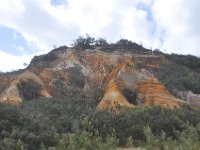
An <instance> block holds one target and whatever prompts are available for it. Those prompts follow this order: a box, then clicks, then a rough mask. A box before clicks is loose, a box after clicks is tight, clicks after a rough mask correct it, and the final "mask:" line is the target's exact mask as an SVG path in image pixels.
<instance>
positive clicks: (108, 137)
mask: <svg viewBox="0 0 200 150" xmlns="http://www.w3.org/2000/svg"><path fill="white" fill-rule="evenodd" d="M95 108H96V102H95V101H94V100H93V99H89V98H83V97H81V96H80V95H79V94H77V95H74V96H73V97H71V96H70V95H65V97H63V98H53V99H37V100H35V101H24V102H23V103H22V105H21V106H18V107H16V106H10V105H6V104H0V118H1V119H0V131H1V132H0V149H3V150H4V149H6V150H7V149H12V150H15V149H16V150H17V149H20V150H21V149H29V150H38V149H61V150H62V149H115V148H117V147H127V148H128V147H132V146H134V147H138V146H139V147H144V148H147V149H152V148H157V149H168V148H171V147H172V146H174V147H177V148H179V149H186V148H189V149H190V147H191V148H193V149H198V148H199V144H200V143H199V141H200V115H199V113H200V112H199V110H195V109H193V108H191V107H188V106H187V107H185V106H183V107H182V108H180V109H174V110H172V109H166V108H161V107H135V108H133V109H129V110H124V111H122V112H121V113H120V114H117V115H116V114H112V113H109V112H97V111H96V110H95ZM147 127H148V128H147Z"/></svg>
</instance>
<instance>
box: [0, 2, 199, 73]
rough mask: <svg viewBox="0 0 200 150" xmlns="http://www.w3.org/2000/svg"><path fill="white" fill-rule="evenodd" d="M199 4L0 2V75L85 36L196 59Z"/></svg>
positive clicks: (197, 52)
mask: <svg viewBox="0 0 200 150" xmlns="http://www.w3.org/2000/svg"><path fill="white" fill-rule="evenodd" d="M199 14H200V1H199V0H0V71H2V72H7V71H13V70H17V69H20V68H24V67H25V66H24V63H27V64H28V63H29V62H30V60H31V59H32V58H33V56H35V55H40V54H45V53H47V52H49V51H50V50H51V49H53V47H55V46H57V47H59V46H61V45H68V46H70V45H71V44H72V43H73V41H74V40H75V39H76V38H77V37H78V36H84V35H86V34H89V35H90V36H93V37H95V38H99V37H102V38H106V39H107V41H108V42H116V41H118V40H119V39H122V38H123V39H128V40H131V41H133V42H136V43H142V45H143V46H144V47H146V48H151V49H157V48H159V49H160V50H161V51H163V52H167V53H178V54H192V55H196V56H200V48H199V45H200V15H199Z"/></svg>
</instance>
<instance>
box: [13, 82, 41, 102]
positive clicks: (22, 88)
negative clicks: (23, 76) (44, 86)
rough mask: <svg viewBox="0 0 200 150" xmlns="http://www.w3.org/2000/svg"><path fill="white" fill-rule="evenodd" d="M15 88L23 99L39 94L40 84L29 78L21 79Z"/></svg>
mask: <svg viewBox="0 0 200 150" xmlns="http://www.w3.org/2000/svg"><path fill="white" fill-rule="evenodd" d="M17 88H18V89H19V94H20V95H21V97H23V99H25V100H32V99H36V98H38V97H39V96H40V89H41V85H39V84H38V83H37V82H35V81H33V80H31V79H28V80H27V81H24V80H22V81H21V82H19V83H18V84H17Z"/></svg>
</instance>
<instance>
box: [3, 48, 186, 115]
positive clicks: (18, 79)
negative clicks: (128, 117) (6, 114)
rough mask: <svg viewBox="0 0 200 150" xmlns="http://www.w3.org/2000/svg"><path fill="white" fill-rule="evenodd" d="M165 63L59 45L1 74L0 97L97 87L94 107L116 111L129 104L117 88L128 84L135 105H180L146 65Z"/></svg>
mask: <svg viewBox="0 0 200 150" xmlns="http://www.w3.org/2000/svg"><path fill="white" fill-rule="evenodd" d="M165 61H167V59H166V58H165V57H164V56H154V55H149V54H147V55H145V54H142V55H138V54H135V55H134V54H131V53H125V52H124V53H121V52H118V51H115V52H112V53H107V52H103V51H101V50H99V49H94V50H83V51H80V50H79V51H77V50H75V49H72V48H67V47H63V48H62V49H61V50H53V51H51V52H50V53H48V54H47V55H42V56H37V57H35V58H34V59H33V60H32V61H31V64H30V65H29V66H28V68H27V69H26V70H24V71H23V73H20V74H16V75H13V76H12V78H11V77H10V78H8V79H7V78H6V77H1V75H0V82H1V81H3V82H4V84H2V87H3V88H2V92H1V95H0V101H1V102H6V103H11V104H19V103H21V102H23V100H31V99H34V98H37V97H40V96H43V97H51V96H52V95H55V94H54V93H55V91H56V90H58V89H60V90H62V88H73V89H78V91H79V92H81V93H83V95H84V96H91V94H94V92H91V91H95V90H96V89H98V88H100V87H101V90H102V93H101V92H100V93H101V95H99V93H98V94H97V95H99V97H97V99H99V100H100V102H99V104H98V106H97V110H109V111H115V112H119V110H120V108H124V107H128V108H132V107H134V104H133V103H131V102H130V100H129V98H130V96H128V97H129V98H128V97H127V95H126V94H124V93H123V90H122V89H123V87H128V88H130V89H133V91H137V93H136V95H135V96H136V98H137V100H138V101H140V104H144V105H147V106H149V105H160V106H164V107H170V108H174V107H180V105H181V103H182V101H180V100H179V99H177V98H175V97H174V96H172V95H171V93H170V92H169V91H168V90H166V88H165V87H164V86H163V85H162V84H161V83H159V82H158V81H157V80H156V78H155V77H154V75H153V73H152V72H151V68H158V67H159V66H160V64H161V63H163V62H165ZM149 68H150V69H149ZM57 83H61V84H57ZM80 83H81V84H80ZM55 84H57V85H55ZM4 85H5V86H4ZM59 85H62V87H61V88H58V86H59ZM95 88H96V89H95ZM36 89H37V90H36Z"/></svg>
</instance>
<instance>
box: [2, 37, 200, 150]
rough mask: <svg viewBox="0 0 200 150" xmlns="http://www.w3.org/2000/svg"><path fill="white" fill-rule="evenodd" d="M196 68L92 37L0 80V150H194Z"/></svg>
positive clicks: (198, 119) (188, 61) (189, 59)
mask: <svg viewBox="0 0 200 150" xmlns="http://www.w3.org/2000/svg"><path fill="white" fill-rule="evenodd" d="M193 61H195V63H193ZM199 62H200V61H199V58H197V57H194V56H182V55H176V54H173V55H168V54H164V53H161V52H160V51H158V50H155V51H151V50H148V49H145V48H143V47H142V46H141V45H138V44H136V43H133V42H131V41H128V40H120V41H118V42H117V43H115V44H108V43H107V42H106V41H105V40H103V39H99V40H97V41H95V42H94V39H93V40H92V39H91V38H90V37H87V38H86V39H84V38H79V39H78V40H77V41H76V42H75V43H74V46H73V47H67V46H62V47H59V48H56V49H53V50H52V51H51V52H49V53H48V54H45V55H41V56H35V57H34V58H33V59H32V61H31V63H30V64H29V66H28V67H27V68H26V69H23V70H19V71H15V72H10V73H2V74H0V93H1V94H0V101H1V103H0V118H1V119H0V131H1V132H0V149H3V150H4V149H5V150H7V149H12V150H15V149H16V150H23V149H28V150H38V149H41V150H47V149H48V150H50V149H58V150H65V149H67V150H68V149H69V150H77V149H89V150H90V149H92V150H93V149H94V150H96V149H97V150H102V149H124V148H128V149H132V148H133V147H139V148H142V149H143V148H144V149H164V150H168V149H176V148H177V149H187V150H188V149H199V148H200V143H199V141H200V140H199V139H200V115H199V113H200V111H199V106H200V95H199V94H200V86H199V83H200V74H199V64H200V63H199ZM186 141H187V142H186Z"/></svg>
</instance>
